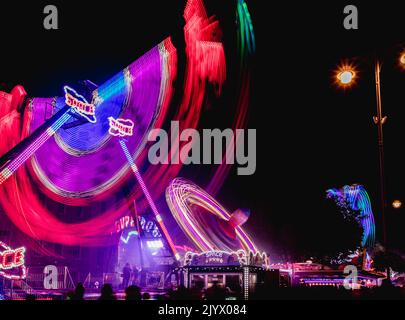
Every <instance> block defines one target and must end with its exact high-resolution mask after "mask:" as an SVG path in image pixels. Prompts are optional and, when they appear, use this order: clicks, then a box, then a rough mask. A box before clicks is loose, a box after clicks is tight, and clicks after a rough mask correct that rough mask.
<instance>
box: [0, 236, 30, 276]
mask: <svg viewBox="0 0 405 320" xmlns="http://www.w3.org/2000/svg"><path fill="white" fill-rule="evenodd" d="M0 250H3V251H0V276H3V277H4V278H7V279H12V280H19V279H24V278H25V277H26V275H27V270H26V268H25V265H24V264H25V260H24V259H25V248H24V247H21V248H18V249H11V248H10V247H9V246H7V245H6V244H5V243H4V242H1V241H0Z"/></svg>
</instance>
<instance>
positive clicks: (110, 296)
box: [98, 283, 117, 300]
mask: <svg viewBox="0 0 405 320" xmlns="http://www.w3.org/2000/svg"><path fill="white" fill-rule="evenodd" d="M98 300H117V298H116V297H115V294H114V291H113V289H112V287H111V284H108V283H106V284H105V285H103V287H102V288H101V296H100V298H98Z"/></svg>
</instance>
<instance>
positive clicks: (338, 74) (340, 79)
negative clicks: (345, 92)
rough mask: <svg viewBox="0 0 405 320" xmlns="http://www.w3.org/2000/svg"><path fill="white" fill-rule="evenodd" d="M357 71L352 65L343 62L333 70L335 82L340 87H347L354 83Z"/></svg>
mask: <svg viewBox="0 0 405 320" xmlns="http://www.w3.org/2000/svg"><path fill="white" fill-rule="evenodd" d="M356 79H357V71H356V68H355V66H354V65H352V64H348V63H343V64H341V65H340V66H339V67H338V69H337V70H336V71H335V83H336V84H337V85H338V86H339V87H342V88H349V87H351V86H353V85H354V84H355V83H356Z"/></svg>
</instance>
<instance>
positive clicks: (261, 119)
mask: <svg viewBox="0 0 405 320" xmlns="http://www.w3.org/2000/svg"><path fill="white" fill-rule="evenodd" d="M30 2H34V1H30ZM52 2H53V1H46V2H44V1H35V3H30V4H29V5H28V4H25V5H22V4H7V5H5V7H3V5H2V9H1V11H0V30H1V33H2V40H1V46H0V52H1V59H0V85H1V86H2V89H7V90H8V89H11V87H13V86H14V85H15V84H22V85H24V86H25V88H26V90H27V92H28V94H29V96H54V95H57V94H60V91H61V88H62V86H63V85H64V84H66V83H73V82H75V81H78V80H81V79H90V80H92V81H94V82H96V83H102V82H103V81H105V80H106V79H108V78H109V77H110V76H112V75H113V74H115V73H116V72H117V71H119V70H121V69H122V68H123V67H125V66H127V65H128V64H129V63H131V62H132V61H134V60H135V59H136V58H137V57H139V56H140V55H142V54H143V53H144V52H146V51H147V50H148V49H150V48H151V47H153V46H154V45H156V44H157V43H159V42H160V41H162V40H163V39H164V38H166V37H167V36H172V37H173V41H174V43H175V45H176V46H177V48H178V52H179V54H180V56H179V58H180V60H181V59H184V56H182V55H184V54H183V53H182V52H183V51H182V48H183V47H184V43H183V39H182V27H183V25H184V19H183V17H182V13H183V7H184V3H185V1H179V0H170V1H159V2H158V1H154V2H153V1H145V2H143V1H142V2H141V1H122V0H116V1H113V2H104V1H84V0H82V1H65V2H63V4H59V5H58V8H59V18H60V30H58V31H45V30H44V29H43V27H42V18H43V15H42V9H43V7H44V6H45V5H46V4H49V3H52ZM206 2H207V8H208V12H209V14H216V15H217V17H218V19H219V21H220V23H221V27H222V28H223V31H224V43H225V50H226V55H227V63H228V70H229V73H228V81H227V83H226V85H225V90H224V96H223V97H222V98H221V99H220V100H218V101H216V102H215V103H214V105H213V106H212V108H209V109H208V110H207V112H206V114H205V115H204V117H203V119H202V125H203V126H204V125H205V126H207V127H208V128H209V127H215V126H218V127H222V128H223V129H224V128H226V127H230V126H231V122H230V121H231V117H230V116H229V108H228V106H229V104H231V103H232V101H233V99H232V98H233V97H234V96H235V91H234V89H235V77H234V74H233V72H234V68H235V66H236V60H235V58H236V49H235V48H236V47H235V37H236V35H235V24H234V22H235V9H234V2H233V1H225V0H222V1H218V0H210V1H206ZM53 3H55V4H56V2H53ZM247 3H248V6H249V9H250V13H251V16H252V19H253V24H254V28H255V34H256V41H257V54H256V58H255V60H254V65H253V72H254V79H253V87H252V100H251V106H250V114H249V125H248V127H249V128H255V129H257V135H258V141H257V152H258V153H257V171H256V173H255V175H253V176H245V177H242V176H237V175H236V171H235V170H234V171H232V174H231V175H230V176H229V178H228V180H227V182H226V183H225V184H224V186H223V188H222V191H221V193H220V194H219V196H218V200H219V201H220V202H222V203H223V204H224V205H225V206H226V207H227V208H229V209H230V210H233V209H236V208H238V207H248V208H250V209H251V212H252V216H251V219H250V221H249V222H248V223H247V230H249V231H250V232H251V233H252V234H254V235H255V238H256V237H257V242H258V243H259V244H260V246H262V247H264V248H266V249H267V251H268V252H269V253H270V255H273V256H278V255H280V254H282V253H283V252H285V251H288V252H291V253H293V254H296V253H300V252H303V251H305V249H307V247H308V246H310V245H311V243H313V242H314V241H322V238H321V236H320V234H321V233H320V230H324V229H325V228H326V229H328V228H334V226H333V225H331V224H330V223H329V219H328V215H327V214H325V211H324V208H325V203H326V202H327V200H325V191H326V189H328V188H331V187H342V186H343V185H345V184H352V183H359V184H363V185H364V186H365V188H366V189H367V190H368V192H369V194H370V197H371V200H372V204H373V209H374V214H375V216H376V218H377V223H378V225H380V219H379V214H380V210H379V208H380V204H379V201H378V199H379V197H378V195H379V193H378V192H379V175H378V149H377V128H376V126H375V125H374V123H373V121H372V117H373V116H374V115H375V110H376V103H375V85H374V72H373V56H374V55H375V54H376V53H377V54H378V55H379V56H380V57H381V60H382V61H383V67H382V73H381V79H382V106H383V113H384V115H387V116H388V122H387V123H386V124H385V126H384V135H385V136H384V137H385V152H386V161H385V162H386V180H387V197H386V198H387V203H388V205H389V204H390V203H391V202H392V201H393V200H394V199H400V200H402V201H405V190H404V182H405V166H404V163H405V153H404V152H403V148H404V145H405V144H404V142H403V137H405V90H404V88H405V70H401V69H400V68H398V66H397V62H398V57H399V54H400V53H401V51H402V50H403V49H404V48H405V20H404V18H403V12H404V11H403V10H402V9H401V8H399V7H398V4H397V3H398V1H384V2H383V4H380V5H378V6H377V5H373V4H369V3H368V2H365V1H363V2H362V3H359V2H356V1H351V2H350V3H347V2H341V1H328V2H323V4H320V2H319V1H305V2H301V3H300V4H297V3H296V1H291V2H286V1H283V4H279V3H278V2H277V3H276V2H273V1H271V2H270V1H260V0H251V1H247ZM347 4H356V5H357V7H358V9H359V30H355V31H353V30H352V31H348V30H345V29H344V28H343V24H342V22H343V18H344V15H343V8H344V6H345V5H347ZM401 44H402V45H403V46H401ZM345 58H348V59H350V58H354V60H353V61H354V62H355V63H356V64H357V68H358V70H359V72H360V75H359V81H358V84H357V85H356V87H354V88H352V89H350V90H346V91H342V90H338V89H336V88H335V86H334V85H333V84H332V79H331V78H332V74H333V71H334V69H335V67H336V66H337V65H338V64H339V63H340V62H341V61H342V60H343V59H345ZM179 67H180V72H181V70H182V69H181V68H182V67H184V66H182V63H181V62H180V66H179ZM181 79H182V78H181V75H180V77H179V81H178V83H179V84H180V85H178V89H181ZM180 94H181V92H180V91H179V90H177V93H176V96H175V99H179V95H180ZM200 127H202V126H200ZM194 169H195V170H197V171H196V172H200V170H201V169H198V168H197V169H196V168H186V171H185V172H188V171H192V170H194ZM196 175H197V174H196ZM197 182H198V181H197ZM390 208H391V207H390V206H388V210H387V220H388V221H387V222H388V225H389V229H388V231H389V233H388V238H389V241H390V245H391V246H392V247H395V248H404V247H405V237H403V235H402V228H403V227H404V226H405V209H401V210H396V211H393V210H392V209H390ZM377 230H378V232H377V238H381V233H380V230H379V228H378V229H377ZM342 236H344V235H342ZM336 241H338V239H337V240H336Z"/></svg>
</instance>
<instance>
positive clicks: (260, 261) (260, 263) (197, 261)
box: [184, 249, 268, 269]
mask: <svg viewBox="0 0 405 320" xmlns="http://www.w3.org/2000/svg"><path fill="white" fill-rule="evenodd" d="M247 265H250V266H257V267H263V268H265V269H267V267H268V258H267V255H266V254H265V253H264V252H263V253H256V254H253V253H252V252H250V253H249V254H247V253H246V251H245V250H242V249H241V250H238V251H236V252H226V251H206V252H202V253H195V252H187V253H186V254H185V256H184V266H241V267H242V266H247Z"/></svg>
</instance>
